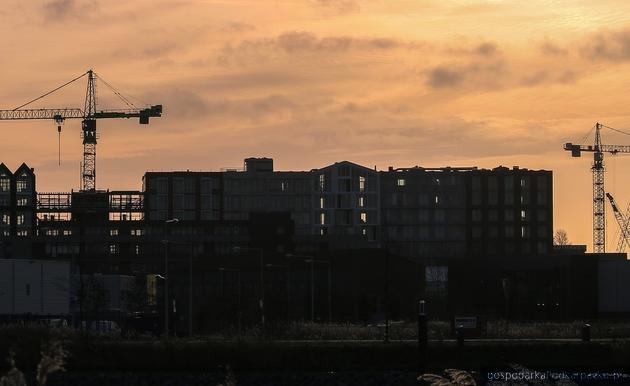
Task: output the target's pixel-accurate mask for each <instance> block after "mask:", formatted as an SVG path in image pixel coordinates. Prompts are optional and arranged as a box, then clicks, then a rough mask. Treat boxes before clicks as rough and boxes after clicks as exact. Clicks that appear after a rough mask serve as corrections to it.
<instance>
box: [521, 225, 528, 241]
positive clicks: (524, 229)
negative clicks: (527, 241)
mask: <svg viewBox="0 0 630 386" xmlns="http://www.w3.org/2000/svg"><path fill="white" fill-rule="evenodd" d="M521 237H522V238H527V237H529V228H528V227H526V226H525V225H523V226H522V227H521Z"/></svg>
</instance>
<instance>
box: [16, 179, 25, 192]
mask: <svg viewBox="0 0 630 386" xmlns="http://www.w3.org/2000/svg"><path fill="white" fill-rule="evenodd" d="M27 189H28V181H27V180H17V191H18V192H26V191H27Z"/></svg>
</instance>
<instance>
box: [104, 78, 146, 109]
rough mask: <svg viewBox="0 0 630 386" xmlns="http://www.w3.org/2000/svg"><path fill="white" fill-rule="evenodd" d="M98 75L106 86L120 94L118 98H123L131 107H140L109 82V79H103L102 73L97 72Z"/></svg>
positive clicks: (117, 94)
mask: <svg viewBox="0 0 630 386" xmlns="http://www.w3.org/2000/svg"><path fill="white" fill-rule="evenodd" d="M96 76H97V77H98V79H99V80H100V81H101V82H103V84H105V86H107V87H108V88H109V89H110V90H111V91H112V92H113V93H114V94H115V95H116V96H118V98H120V100H122V101H123V102H124V103H125V104H126V105H127V107H130V108H133V109H137V108H138V107H137V106H136V105H135V104H134V103H133V102H132V101H130V100H129V99H128V98H127V97H125V96H124V95H123V94H122V93H121V92H120V91H118V90H117V89H116V88H115V87H114V86H112V85H111V84H109V83H107V81H106V80H105V79H103V77H102V76H101V75H99V74H96Z"/></svg>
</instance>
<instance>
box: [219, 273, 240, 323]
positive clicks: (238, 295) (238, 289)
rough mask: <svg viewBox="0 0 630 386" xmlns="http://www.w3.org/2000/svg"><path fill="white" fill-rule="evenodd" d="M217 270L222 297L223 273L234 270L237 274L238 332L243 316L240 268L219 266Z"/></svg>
mask: <svg viewBox="0 0 630 386" xmlns="http://www.w3.org/2000/svg"><path fill="white" fill-rule="evenodd" d="M219 271H220V272H221V296H222V297H223V296H224V295H225V294H224V291H223V285H224V282H225V280H224V278H223V275H225V272H236V273H237V274H238V279H237V281H238V282H237V286H238V288H237V307H238V310H237V315H238V316H237V323H238V332H239V333H240V332H241V324H242V318H243V315H242V314H243V313H242V311H241V270H240V269H238V268H225V267H219Z"/></svg>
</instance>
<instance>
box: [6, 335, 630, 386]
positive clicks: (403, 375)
mask: <svg viewBox="0 0 630 386" xmlns="http://www.w3.org/2000/svg"><path fill="white" fill-rule="evenodd" d="M50 342H57V343H58V344H61V345H62V346H63V347H64V350H65V351H66V352H67V356H66V358H65V360H64V362H65V368H66V372H56V373H54V374H52V375H51V377H50V379H49V382H48V385H116V386H125V385H219V384H222V385H226V386H227V385H347V386H350V385H417V384H419V383H418V381H417V380H416V378H417V377H418V375H420V374H422V373H426V372H437V373H440V372H442V370H443V369H447V368H459V369H465V370H468V371H471V372H473V373H476V374H477V376H478V377H481V375H480V374H483V371H484V370H491V369H493V370H500V369H508V368H509V365H510V364H515V363H517V364H520V365H524V366H527V367H528V368H530V369H536V370H567V371H574V370H584V371H595V370H605V371H610V370H613V371H618V372H625V373H630V371H628V370H630V340H625V339H609V338H607V339H602V340H597V339H596V340H594V341H592V342H582V341H580V340H579V339H570V338H563V339H539V338H538V339H527V338H525V339H518V340H516V339H511V340H502V339H477V340H468V341H466V342H465V344H464V346H463V347H458V345H457V343H456V342H455V341H452V340H432V341H431V342H430V344H429V347H428V349H427V350H426V352H419V350H418V348H417V345H416V343H415V342H414V341H412V340H405V341H392V342H388V343H385V342H383V341H380V340H346V341H330V340H328V341H326V340H293V341H287V340H283V341H280V340H264V339H249V340H238V339H235V340H207V339H203V340H202V339H192V340H187V339H171V340H169V341H160V340H143V339H136V340H123V339H120V338H112V337H106V336H102V337H94V336H84V335H80V334H77V333H76V332H73V331H69V330H47V329H43V328H35V329H33V328H25V327H7V328H0V357H5V358H6V357H9V356H10V353H13V354H14V358H15V362H16V366H17V367H18V368H19V369H21V370H22V371H24V373H25V374H26V375H27V377H28V376H30V377H31V378H33V377H34V375H33V374H34V373H35V369H36V368H37V365H38V362H39V360H40V356H41V355H40V351H41V349H42V347H43V346H44V347H45V346H46V345H47V344H49V343H50ZM0 370H3V371H2V373H4V372H5V371H6V370H8V367H5V368H3V369H0ZM479 383H480V384H483V382H479ZM31 384H34V383H31ZM507 384H511V382H510V383H507ZM578 384H579V383H578ZM599 384H628V383H623V382H616V383H610V382H607V383H599Z"/></svg>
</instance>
